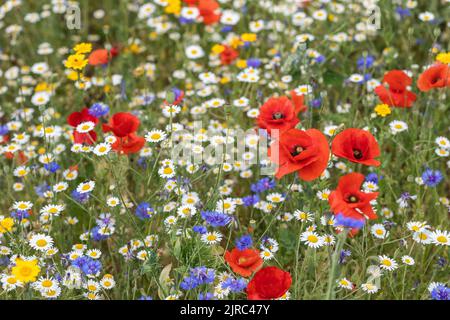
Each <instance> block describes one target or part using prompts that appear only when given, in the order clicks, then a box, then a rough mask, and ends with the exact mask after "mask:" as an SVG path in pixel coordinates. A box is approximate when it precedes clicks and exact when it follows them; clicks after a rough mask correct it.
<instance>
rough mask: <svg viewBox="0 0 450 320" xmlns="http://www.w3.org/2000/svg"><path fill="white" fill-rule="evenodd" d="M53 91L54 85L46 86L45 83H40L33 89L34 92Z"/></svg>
mask: <svg viewBox="0 0 450 320" xmlns="http://www.w3.org/2000/svg"><path fill="white" fill-rule="evenodd" d="M53 89H54V85H52V84H48V83H47V82H40V83H38V84H37V85H36V87H35V88H34V92H41V91H48V92H52V91H53Z"/></svg>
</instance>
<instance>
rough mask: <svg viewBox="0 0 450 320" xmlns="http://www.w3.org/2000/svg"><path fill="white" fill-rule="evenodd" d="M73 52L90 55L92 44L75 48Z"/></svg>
mask: <svg viewBox="0 0 450 320" xmlns="http://www.w3.org/2000/svg"><path fill="white" fill-rule="evenodd" d="M73 50H74V51H75V52H76V54H83V53H89V52H91V51H92V44H90V43H86V42H83V43H80V44H77V45H76V46H75V47H73Z"/></svg>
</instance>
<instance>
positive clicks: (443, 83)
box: [417, 63, 450, 92]
mask: <svg viewBox="0 0 450 320" xmlns="http://www.w3.org/2000/svg"><path fill="white" fill-rule="evenodd" d="M417 87H418V88H419V90H420V91H424V92H426V91H430V90H431V89H434V88H445V87H450V68H449V67H448V65H446V64H442V63H438V64H435V65H433V66H431V67H429V68H428V69H427V70H425V71H424V72H423V73H422V74H421V75H420V76H419V79H418V80H417Z"/></svg>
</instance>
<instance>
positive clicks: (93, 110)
mask: <svg viewBox="0 0 450 320" xmlns="http://www.w3.org/2000/svg"><path fill="white" fill-rule="evenodd" d="M108 113H109V106H108V105H107V104H105V103H103V102H97V103H94V104H93V105H92V106H91V107H90V108H89V114H90V115H91V116H94V117H96V118H100V117H103V116H106V115H107V114H108Z"/></svg>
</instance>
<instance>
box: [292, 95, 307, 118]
mask: <svg viewBox="0 0 450 320" xmlns="http://www.w3.org/2000/svg"><path fill="white" fill-rule="evenodd" d="M290 93H291V99H292V102H293V103H294V107H295V111H296V112H297V113H299V112H305V111H306V110H308V107H307V106H306V105H305V101H304V100H305V97H304V95H302V94H301V95H298V94H297V93H296V92H295V90H292V91H291V92H290Z"/></svg>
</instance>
